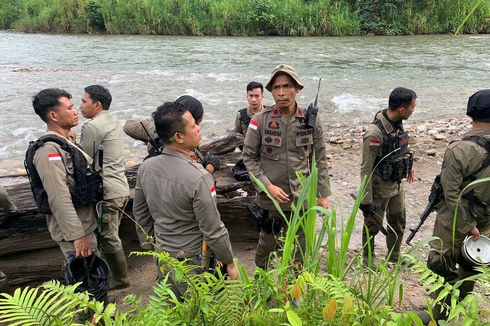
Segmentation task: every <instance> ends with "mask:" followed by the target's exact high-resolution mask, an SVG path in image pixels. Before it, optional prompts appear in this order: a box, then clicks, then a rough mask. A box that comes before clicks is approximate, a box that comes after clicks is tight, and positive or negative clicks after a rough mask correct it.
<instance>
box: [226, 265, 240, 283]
mask: <svg viewBox="0 0 490 326" xmlns="http://www.w3.org/2000/svg"><path fill="white" fill-rule="evenodd" d="M226 272H227V273H228V276H229V278H230V280H238V271H237V269H236V267H235V264H234V263H229V264H227V265H226Z"/></svg>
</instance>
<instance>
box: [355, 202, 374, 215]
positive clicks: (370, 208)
mask: <svg viewBox="0 0 490 326" xmlns="http://www.w3.org/2000/svg"><path fill="white" fill-rule="evenodd" d="M359 209H360V210H361V211H362V214H363V215H364V217H366V216H368V215H370V214H372V213H374V210H375V209H376V205H375V204H374V203H369V204H361V205H359Z"/></svg>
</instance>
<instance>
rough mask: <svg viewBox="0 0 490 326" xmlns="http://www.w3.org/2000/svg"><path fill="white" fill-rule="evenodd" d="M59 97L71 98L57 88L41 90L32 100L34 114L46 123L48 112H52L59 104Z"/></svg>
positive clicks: (68, 94)
mask: <svg viewBox="0 0 490 326" xmlns="http://www.w3.org/2000/svg"><path fill="white" fill-rule="evenodd" d="M60 97H66V98H71V94H70V93H68V92H67V91H65V90H63V89H59V88H46V89H43V90H42V91H40V92H39V93H37V94H36V95H34V97H33V98H32V106H33V107H34V112H36V114H37V115H38V116H39V117H40V118H41V119H42V120H43V121H44V122H46V123H47V122H48V111H50V110H53V109H54V108H56V106H58V105H59V104H60V102H59V99H60Z"/></svg>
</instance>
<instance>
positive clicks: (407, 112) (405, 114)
mask: <svg viewBox="0 0 490 326" xmlns="http://www.w3.org/2000/svg"><path fill="white" fill-rule="evenodd" d="M416 105H417V99H416V98H414V99H413V100H412V103H410V104H409V105H408V106H406V107H402V108H401V109H400V116H401V118H402V119H403V120H407V119H408V118H410V116H411V115H412V113H413V112H414V111H415V106H416Z"/></svg>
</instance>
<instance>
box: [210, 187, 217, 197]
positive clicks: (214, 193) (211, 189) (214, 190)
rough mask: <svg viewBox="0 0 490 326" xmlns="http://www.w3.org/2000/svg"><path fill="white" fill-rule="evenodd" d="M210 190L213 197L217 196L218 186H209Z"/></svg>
mask: <svg viewBox="0 0 490 326" xmlns="http://www.w3.org/2000/svg"><path fill="white" fill-rule="evenodd" d="M209 192H210V193H211V197H216V188H215V187H214V186H212V187H211V188H209Z"/></svg>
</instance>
